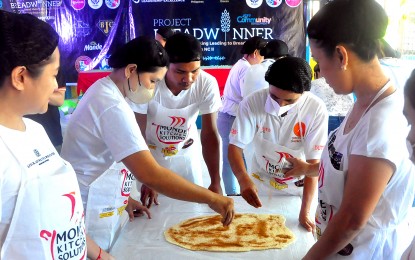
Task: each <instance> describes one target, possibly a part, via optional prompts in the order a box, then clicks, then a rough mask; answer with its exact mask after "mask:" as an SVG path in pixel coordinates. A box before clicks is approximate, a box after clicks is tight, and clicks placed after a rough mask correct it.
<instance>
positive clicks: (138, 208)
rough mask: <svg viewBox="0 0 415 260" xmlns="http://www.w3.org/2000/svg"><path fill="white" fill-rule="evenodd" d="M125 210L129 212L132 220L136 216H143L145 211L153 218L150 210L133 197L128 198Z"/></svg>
mask: <svg viewBox="0 0 415 260" xmlns="http://www.w3.org/2000/svg"><path fill="white" fill-rule="evenodd" d="M125 210H126V211H127V212H128V217H129V219H130V221H133V219H134V217H140V216H143V215H144V213H146V214H147V217H148V218H149V219H151V214H150V210H149V209H148V208H147V207H146V206H143V205H142V204H141V203H140V202H138V201H136V200H135V199H133V198H131V197H129V198H128V204H127V207H126V208H125Z"/></svg>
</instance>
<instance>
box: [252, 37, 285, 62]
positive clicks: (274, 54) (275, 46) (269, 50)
mask: <svg viewBox="0 0 415 260" xmlns="http://www.w3.org/2000/svg"><path fill="white" fill-rule="evenodd" d="M259 54H261V56H264V58H265V59H277V58H280V57H283V56H286V55H288V46H287V44H286V43H285V42H283V41H281V40H271V41H269V42H268V43H267V45H265V47H263V48H262V49H261V50H260V52H259Z"/></svg>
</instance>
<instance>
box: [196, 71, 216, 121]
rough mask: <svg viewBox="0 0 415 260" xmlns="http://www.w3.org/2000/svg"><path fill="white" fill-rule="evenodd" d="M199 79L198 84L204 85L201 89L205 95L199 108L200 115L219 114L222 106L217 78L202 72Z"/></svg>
mask: <svg viewBox="0 0 415 260" xmlns="http://www.w3.org/2000/svg"><path fill="white" fill-rule="evenodd" d="M199 77H200V82H198V83H197V84H202V86H201V89H202V93H203V95H202V96H201V100H202V101H201V103H200V106H199V110H200V114H202V115H204V114H210V113H214V112H217V111H218V110H219V108H220V106H221V105H222V104H221V100H220V93H219V85H218V81H217V80H216V78H215V77H213V76H212V75H210V74H208V73H207V72H204V71H202V73H201V74H200V75H199Z"/></svg>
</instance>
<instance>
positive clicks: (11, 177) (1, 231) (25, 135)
mask: <svg viewBox="0 0 415 260" xmlns="http://www.w3.org/2000/svg"><path fill="white" fill-rule="evenodd" d="M23 120H24V123H25V125H26V131H24V132H21V131H17V130H13V129H10V128H6V127H4V126H2V125H0V136H1V137H2V138H12V139H15V140H21V142H20V143H16V145H21V146H24V147H27V149H29V150H32V151H35V150H36V149H38V147H36V146H35V145H34V144H33V143H32V142H30V140H32V139H33V138H36V139H37V140H41V141H40V142H41V143H43V144H44V146H43V148H44V149H48V150H45V151H42V153H44V154H54V155H53V156H57V157H59V155H58V153H57V152H56V150H55V148H54V146H53V144H52V142H51V141H50V139H49V137H48V135H47V134H46V131H45V129H44V128H43V126H41V125H40V124H38V123H36V122H35V121H33V120H31V119H27V118H23ZM36 143H39V142H36ZM34 156H35V155H34ZM0 158H1V159H0V160H1V163H0V185H1V186H0V189H1V192H0V196H1V198H0V200H1V209H0V241H1V242H0V243H1V245H2V244H3V243H4V240H5V238H6V235H7V232H8V229H9V226H10V222H11V219H12V216H13V213H14V208H15V206H16V199H17V195H18V192H19V189H20V185H21V182H22V172H23V171H24V169H25V168H26V165H21V164H20V163H19V161H18V160H17V159H16V158H15V157H14V155H13V154H11V153H10V150H9V149H8V148H7V146H6V145H5V143H4V142H3V141H2V140H1V138H0ZM49 159H50V160H51V159H52V158H49ZM59 159H60V158H59ZM60 160H61V159H60ZM37 166H38V165H37V164H34V165H33V167H37Z"/></svg>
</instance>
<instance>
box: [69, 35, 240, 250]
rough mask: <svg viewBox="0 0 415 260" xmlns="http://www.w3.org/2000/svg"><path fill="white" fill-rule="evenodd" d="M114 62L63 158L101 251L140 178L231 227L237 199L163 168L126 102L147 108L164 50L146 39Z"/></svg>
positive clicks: (84, 103)
mask: <svg viewBox="0 0 415 260" xmlns="http://www.w3.org/2000/svg"><path fill="white" fill-rule="evenodd" d="M108 62H109V65H110V66H111V67H112V68H114V70H113V72H111V74H110V75H109V76H107V77H105V78H102V79H100V80H98V81H97V82H95V83H94V84H93V85H92V86H91V87H90V88H89V89H88V91H86V92H85V94H84V96H83V98H82V100H81V102H79V104H78V106H77V108H76V110H75V112H74V113H73V114H72V115H71V119H70V121H69V123H68V126H67V128H66V134H65V136H64V140H63V146H62V157H63V158H65V159H67V160H68V161H69V162H71V163H72V164H73V166H74V169H75V172H76V174H77V177H78V182H79V186H80V189H81V195H82V198H83V202H84V203H85V206H86V228H87V232H88V234H90V236H91V237H93V238H94V240H96V241H97V243H98V244H100V246H101V247H103V248H109V247H110V246H111V243H112V242H113V239H114V233H115V232H116V231H117V228H118V225H119V223H118V221H119V215H120V213H122V212H123V210H124V209H125V208H126V204H127V201H128V199H129V194H130V189H131V185H132V180H133V179H134V177H135V178H137V179H138V180H139V181H140V182H141V183H143V184H145V185H147V186H148V187H150V188H152V189H154V190H156V191H158V192H160V193H162V194H165V195H167V196H169V197H173V198H176V199H180V200H186V201H193V202H198V203H206V204H209V206H210V207H211V208H212V209H213V210H215V211H217V212H218V213H220V214H221V215H222V216H223V220H222V221H223V223H224V225H229V224H230V223H231V221H232V219H233V216H234V208H233V200H232V199H229V198H226V197H223V196H221V195H219V194H216V193H213V192H211V191H209V190H207V189H205V188H202V187H200V186H197V185H194V184H192V183H190V182H188V181H186V180H185V179H183V178H182V177H180V176H178V175H177V174H175V173H173V172H171V171H170V170H168V169H166V168H163V167H161V166H160V165H159V164H158V163H157V162H156V160H155V159H154V158H153V156H152V155H151V153H150V151H149V148H148V146H147V144H146V143H145V140H144V138H143V136H142V135H141V131H140V129H139V127H138V124H137V122H136V119H135V115H134V112H133V110H132V109H131V108H130V106H129V104H128V103H127V101H126V99H129V100H130V101H131V102H134V103H137V104H143V103H147V102H149V101H150V100H151V99H152V98H153V94H154V87H155V84H156V82H158V81H160V80H161V79H162V78H163V77H164V75H165V73H166V71H167V67H166V66H167V64H168V57H167V54H166V52H165V50H164V48H163V47H162V46H161V44H160V43H159V42H158V41H156V40H154V39H151V38H148V37H144V36H142V37H138V38H136V39H134V40H131V41H130V42H128V43H126V44H125V45H123V46H121V47H120V48H119V49H118V50H117V51H116V52H114V53H113V54H112V55H111V57H110V58H109V60H108ZM120 191H121V192H120ZM136 203H138V202H136ZM127 207H128V205H127ZM129 211H130V217H131V216H132V214H131V211H132V209H131V208H129ZM103 216H105V217H103Z"/></svg>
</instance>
